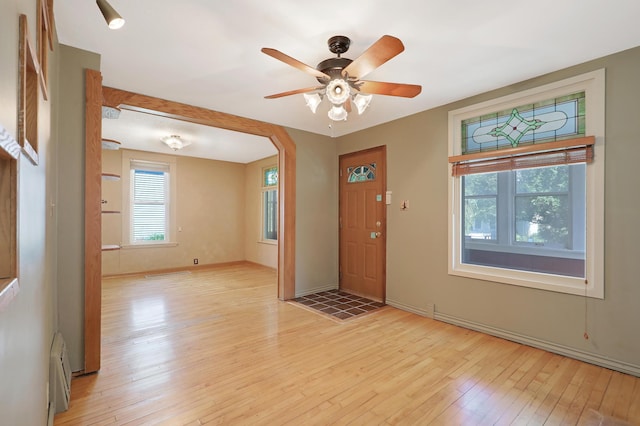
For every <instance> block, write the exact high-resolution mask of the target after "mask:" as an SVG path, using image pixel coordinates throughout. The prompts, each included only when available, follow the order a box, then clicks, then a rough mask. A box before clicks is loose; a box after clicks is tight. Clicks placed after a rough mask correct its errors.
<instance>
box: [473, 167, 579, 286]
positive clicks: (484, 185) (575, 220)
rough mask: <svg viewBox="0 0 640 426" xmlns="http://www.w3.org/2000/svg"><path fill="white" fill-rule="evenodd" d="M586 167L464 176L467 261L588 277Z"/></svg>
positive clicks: (499, 266)
mask: <svg viewBox="0 0 640 426" xmlns="http://www.w3.org/2000/svg"><path fill="white" fill-rule="evenodd" d="M585 178H586V166H585V165H584V164H572V165H562V166H550V167H543V168H535V169H524V170H513V171H504V172H496V173H484V174H473V175H466V176H463V177H462V181H461V193H462V198H463V202H462V203H461V207H462V214H461V220H462V222H463V224H462V226H463V227H464V234H461V235H464V237H463V239H462V241H461V246H462V262H463V263H466V264H475V265H485V266H493V267H498V268H509V269H516V270H523V271H534V272H541V273H548V274H557V275H564V276H572V277H577V278H583V279H584V278H585V269H584V261H585V238H586V235H585V227H584V224H585V208H584V207H585V203H586V200H585V191H584V188H585V182H586V181H585Z"/></svg>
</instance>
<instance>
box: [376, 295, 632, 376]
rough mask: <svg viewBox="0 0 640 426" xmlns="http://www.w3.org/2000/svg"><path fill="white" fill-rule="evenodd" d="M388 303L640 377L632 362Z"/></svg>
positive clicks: (428, 311)
mask: <svg viewBox="0 0 640 426" xmlns="http://www.w3.org/2000/svg"><path fill="white" fill-rule="evenodd" d="M386 302H387V305H390V306H393V307H394V308H398V309H401V310H403V311H407V312H411V313H414V314H416V315H420V316H423V317H428V318H433V319H435V320H437V321H442V322H446V323H448V324H452V325H457V326H459V327H463V328H468V329H470V330H475V331H479V332H481V333H485V334H489V335H491V336H496V337H500V338H502V339H506V340H510V341H512V342H517V343H522V344H523V345H527V346H531V347H534V348H538V349H543V350H545V351H548V352H553V353H556V354H560V355H564V356H567V357H569V358H574V359H577V360H580V361H584V362H588V363H589V364H595V365H599V366H600V367H605V368H609V369H611V370H615V371H619V372H621V373H625V374H631V375H632V376H636V377H640V365H635V364H631V363H628V362H625V361H619V360H616V359H611V358H608V357H604V356H601V355H598V354H594V353H591V352H585V351H581V350H578V349H574V348H570V347H568V346H563V345H559V344H557V343H552V342H548V341H545V340H540V339H536V338H534V337H529V336H525V335H523V334H519V333H514V332H512V331H508V330H504V329H501V328H496V327H491V326H488V325H485V324H480V323H477V322H474V321H469V320H465V319H462V318H458V317H455V316H453V315H447V314H444V313H441V312H436V311H435V309H434V305H433V304H428V305H427V307H428V308H427V309H421V308H418V307H415V306H411V305H406V304H404V303H401V302H398V301H395V300H392V299H387V301H386Z"/></svg>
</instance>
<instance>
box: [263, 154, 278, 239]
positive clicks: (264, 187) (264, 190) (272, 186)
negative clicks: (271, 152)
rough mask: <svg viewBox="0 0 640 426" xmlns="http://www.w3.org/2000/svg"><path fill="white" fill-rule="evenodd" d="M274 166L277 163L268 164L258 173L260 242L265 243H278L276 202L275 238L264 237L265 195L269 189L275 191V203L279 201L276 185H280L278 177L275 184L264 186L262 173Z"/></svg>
mask: <svg viewBox="0 0 640 426" xmlns="http://www.w3.org/2000/svg"><path fill="white" fill-rule="evenodd" d="M274 167H275V168H276V170H277V167H278V165H277V164H272V165H270V166H266V167H263V168H262V172H261V173H260V187H261V190H260V242H262V243H267V244H277V243H278V237H277V236H278V234H279V229H278V217H277V216H278V215H277V213H278V208H277V204H276V238H275V239H270V238H266V237H265V222H266V217H265V212H266V206H265V196H266V194H267V193H268V192H269V191H275V193H276V203H278V202H279V198H278V187H279V186H280V178H279V177H278V183H277V184H276V185H270V186H265V183H264V174H265V172H266V171H267V170H269V169H273V168H274Z"/></svg>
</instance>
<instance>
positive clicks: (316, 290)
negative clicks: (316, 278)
mask: <svg viewBox="0 0 640 426" xmlns="http://www.w3.org/2000/svg"><path fill="white" fill-rule="evenodd" d="M337 289H338V284H327V285H325V286H322V287H314V288H311V289H305V290H302V291H300V292H298V291H296V297H302V296H306V295H307V294H314V293H320V292H321V291H329V290H337Z"/></svg>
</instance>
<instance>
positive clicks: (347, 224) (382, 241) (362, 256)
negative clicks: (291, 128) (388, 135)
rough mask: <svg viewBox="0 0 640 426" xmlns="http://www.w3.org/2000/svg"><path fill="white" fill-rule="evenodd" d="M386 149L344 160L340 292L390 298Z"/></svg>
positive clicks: (340, 221)
mask: <svg viewBox="0 0 640 426" xmlns="http://www.w3.org/2000/svg"><path fill="white" fill-rule="evenodd" d="M386 159H387V152H386V146H380V147H376V148H371V149H367V150H364V151H358V152H353V153H349V154H344V155H341V156H340V195H339V200H340V208H339V215H340V217H339V227H340V231H339V234H340V237H339V239H340V255H339V258H340V278H339V282H340V290H343V291H345V292H348V293H353V294H356V295H358V296H363V297H367V298H369V299H373V300H376V301H379V302H383V303H384V301H385V297H386V257H387V256H386V246H387V244H386V241H387V239H386V229H387V209H386V204H385V202H386V186H387V185H386V180H387V179H386Z"/></svg>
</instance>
